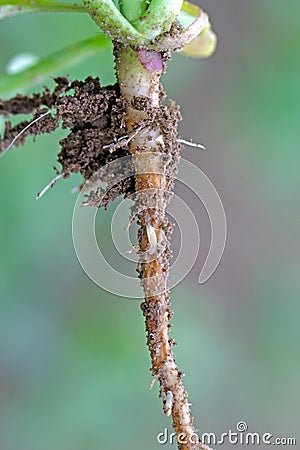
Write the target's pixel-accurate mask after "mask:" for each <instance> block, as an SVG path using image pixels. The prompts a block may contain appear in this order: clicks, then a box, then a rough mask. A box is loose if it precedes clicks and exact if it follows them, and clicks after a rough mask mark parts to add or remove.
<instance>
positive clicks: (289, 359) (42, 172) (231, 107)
mask: <svg viewBox="0 0 300 450" xmlns="http://www.w3.org/2000/svg"><path fill="white" fill-rule="evenodd" d="M197 3H198V2H197ZM199 4H201V6H202V7H203V9H204V10H206V11H207V12H208V13H209V14H210V17H211V21H212V23H213V26H214V29H215V30H216V32H217V34H218V37H219V45H218V49H217V52H216V54H215V55H214V56H213V57H212V58H210V59H208V60H204V61H195V60H189V59H185V58H183V57H182V56H179V55H175V56H174V59H173V61H171V62H170V64H169V70H168V75H167V76H165V78H164V86H165V88H166V90H167V92H168V94H169V96H170V97H171V98H173V99H175V100H176V101H177V102H178V103H179V104H180V105H181V107H182V113H183V117H184V120H183V122H182V123H181V126H180V133H181V135H182V136H184V137H186V138H192V139H194V140H196V141H200V142H202V143H203V144H204V145H205V146H206V148H207V150H206V152H200V151H198V150H192V149H186V150H185V151H184V156H185V157H186V158H187V159H189V160H190V161H192V162H195V163H196V164H197V165H198V166H199V167H200V168H201V169H202V170H203V171H204V173H205V174H206V175H207V176H208V177H209V178H210V179H211V181H212V182H213V183H214V185H215V187H216V189H217V190H218V192H219V194H220V196H221V198H222V201H223V204H224V208H225V211H226V215H227V221H228V240H227V245H226V249H225V253H224V256H223V259H222V261H221V264H220V266H219V268H218V269H217V271H216V273H215V274H214V275H213V277H212V278H211V279H210V280H209V281H208V282H207V283H206V284H204V285H202V286H199V285H198V283H197V276H198V274H199V271H200V268H201V265H202V264H203V262H204V260H205V257H206V254H207V251H208V248H209V242H210V229H209V221H208V217H207V214H206V212H205V209H204V208H203V205H201V203H200V204H199V202H197V200H196V198H195V197H194V196H193V195H192V194H191V193H189V192H188V191H187V190H184V189H183V188H182V187H180V186H178V187H177V192H178V194H179V195H182V198H184V199H185V201H186V202H187V203H188V204H189V206H190V207H191V208H192V209H193V211H194V212H195V214H196V216H197V219H198V223H199V225H200V230H201V239H202V240H201V250H200V254H199V258H198V260H197V263H196V265H195V267H194V269H193V270H192V271H191V273H190V275H189V276H188V277H187V278H186V279H185V280H184V281H183V282H182V283H181V284H180V285H179V286H178V287H176V288H175V289H174V290H173V291H172V303H173V308H174V311H175V316H174V319H173V329H172V337H174V338H175V339H176V340H177V341H178V343H179V345H178V347H176V348H175V352H176V357H177V362H178V364H179V367H180V368H181V369H182V370H184V371H185V373H186V377H185V379H184V381H185V384H186V387H187V389H188V391H189V394H190V400H191V402H192V403H193V406H192V410H193V414H194V416H195V425H196V428H197V429H198V430H199V433H200V434H201V433H202V432H215V433H217V434H218V433H222V432H226V431H228V430H229V429H232V430H235V427H236V423H237V422H238V421H240V420H244V421H246V422H247V424H248V427H249V431H253V432H255V431H256V432H262V433H264V432H270V433H272V434H273V435H274V437H281V436H283V437H296V438H298V444H297V448H298V447H299V442H300V441H299V439H300V436H299V405H300V394H299V392H300V389H299V369H300V361H299V343H300V342H299V338H300V331H299V313H300V305H299V294H300V281H299V268H300V267H299V266H300V264H299V261H300V258H299V250H300V248H299V225H300V209H299V190H300V189H299V188H300V181H299V167H300V152H299V144H300V137H299V113H300V81H299V80H300V51H299V48H300V27H299V17H300V3H299V1H297V0H290V1H289V2H283V1H279V0H265V1H264V2H261V1H258V0H253V1H251V2H249V1H246V0H226V1H224V0H222V1H220V0H219V1H218V0H203V1H201V3H200V2H199ZM96 32H97V29H96V27H95V26H94V24H93V23H92V21H91V20H90V19H89V18H88V17H83V15H76V14H74V15H72V14H71V15H67V14H53V15H51V14H39V15H24V16H19V17H15V18H11V19H8V20H5V21H2V22H1V23H0V74H4V73H5V69H6V66H7V64H8V63H9V61H10V60H11V58H12V57H13V56H15V55H16V54H19V53H23V52H32V53H34V54H36V55H38V56H45V55H47V54H49V53H51V52H53V51H55V50H58V49H60V48H63V47H64V46H66V45H68V44H71V43H72V42H74V41H78V40H80V39H81V38H82V39H83V38H85V37H88V36H93V35H94V34H95V33H96ZM64 74H66V73H64ZM68 74H69V75H70V76H71V77H72V78H75V77H79V78H82V79H83V78H85V77H86V76H87V75H93V76H96V75H100V76H101V78H102V80H103V82H104V83H112V82H113V81H114V73H113V63H112V58H111V56H110V54H109V51H105V52H104V53H101V54H99V57H93V58H90V59H88V60H86V61H85V62H83V63H81V64H80V65H78V66H76V67H74V68H72V69H70V70H68ZM44 84H45V83H44ZM47 84H49V86H52V85H53V83H52V81H51V80H50V79H49V83H48V82H47ZM62 135H63V133H62V132H58V133H55V134H53V135H51V136H42V137H38V138H37V139H36V142H35V143H33V142H32V140H30V139H29V140H28V144H27V145H26V146H25V147H24V148H22V147H20V148H17V149H13V150H11V151H10V152H8V153H6V154H5V156H3V158H1V159H0V204H1V214H0V246H1V247H0V248H1V253H0V266H1V271H0V298H1V303H0V308H1V314H0V403H1V412H0V448H1V450H53V449H54V448H57V449H59V450H100V449H101V450H102V449H104V448H105V449H106V450H115V449H117V448H121V447H122V448H124V449H131V450H134V449H140V448H141V447H142V448H144V449H147V450H153V449H159V448H161V447H162V446H161V445H159V444H158V443H157V442H156V436H157V434H158V433H160V432H161V431H163V429H164V428H165V427H167V428H168V429H169V430H170V431H171V426H170V420H169V419H168V418H166V417H165V416H164V414H163V412H162V408H161V401H160V400H159V399H158V389H157V385H156V386H155V387H154V388H153V390H152V391H149V384H150V381H151V377H150V372H149V367H150V359H149V355H148V350H147V348H146V345H145V333H144V324H143V318H142V314H141V312H140V309H139V304H138V302H137V301H136V300H135V301H134V300H130V299H123V298H120V297H115V296H113V295H111V294H109V293H107V292H105V291H103V290H101V289H100V288H98V287H97V286H96V285H94V284H93V283H92V281H90V279H89V278H88V277H87V276H86V275H85V273H84V272H83V270H82V269H81V267H80V265H79V263H78V261H77V258H76V254H75V252H74V249H73V244H72V235H71V221H72V211H73V207H74V204H75V200H76V196H74V195H71V194H70V190H71V189H72V188H73V187H74V186H77V185H78V184H79V183H80V177H73V178H71V179H70V180H67V181H64V182H60V183H59V184H57V186H56V187H55V189H53V190H51V192H49V193H48V194H47V195H45V197H44V198H43V199H42V200H40V201H39V202H36V201H35V195H36V193H37V192H39V191H40V190H41V188H42V187H43V186H44V185H45V184H47V183H48V181H50V180H51V178H52V177H53V175H54V172H53V169H52V166H53V165H56V155H57V153H58V151H59V146H58V140H59V138H60V137H61V136H62ZM113 209H114V207H113V206H112V207H111V208H110V210H109V211H108V212H105V211H100V212H99V214H98V220H97V227H98V229H97V234H98V236H99V240H100V241H101V236H103V240H104V241H106V240H107V233H108V230H109V224H110V219H111V216H112V212H113ZM105 245H106V244H105ZM107 245H108V244H107ZM108 251H109V250H108ZM163 447H164V448H175V446H174V445H173V446H171V445H167V444H166V445H165V446H163ZM234 447H235V446H232V445H230V444H228V443H226V444H224V445H223V446H222V447H221V448H224V449H231V448H234Z"/></svg>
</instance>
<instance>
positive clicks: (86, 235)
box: [72, 153, 226, 299]
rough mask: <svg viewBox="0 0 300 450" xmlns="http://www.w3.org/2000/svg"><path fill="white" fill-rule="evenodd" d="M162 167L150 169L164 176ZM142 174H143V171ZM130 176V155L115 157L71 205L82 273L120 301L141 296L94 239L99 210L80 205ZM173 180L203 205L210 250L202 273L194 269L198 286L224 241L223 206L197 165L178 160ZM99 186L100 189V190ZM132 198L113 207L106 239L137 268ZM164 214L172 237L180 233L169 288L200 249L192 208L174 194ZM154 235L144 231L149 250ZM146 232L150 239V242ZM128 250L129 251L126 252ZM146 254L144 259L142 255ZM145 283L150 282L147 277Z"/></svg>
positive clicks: (213, 267)
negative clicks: (171, 227) (171, 225)
mask: <svg viewBox="0 0 300 450" xmlns="http://www.w3.org/2000/svg"><path fill="white" fill-rule="evenodd" d="M149 157H151V158H154V156H153V153H151V154H150V153H149ZM166 163H168V161H167V162H164V161H160V162H159V163H157V164H156V166H155V167H157V172H156V171H155V173H158V174H164V173H165V164H166ZM141 173H143V172H142V169H141ZM134 175H137V173H133V169H132V160H131V157H129V156H126V157H123V158H119V159H118V160H115V161H112V162H110V163H109V164H107V165H106V166H105V167H102V168H101V169H100V170H99V172H98V173H96V174H95V175H93V177H92V178H91V179H90V180H88V181H87V182H86V184H85V185H84V187H83V189H82V190H81V192H80V193H79V195H78V198H77V201H76V204H75V207H74V213H73V223H72V228H73V242H74V248H75V251H76V254H77V257H78V260H79V262H80V264H81V266H82V268H83V270H84V271H85V272H86V274H87V275H88V276H89V277H90V278H91V279H92V280H93V281H94V282H95V283H96V284H97V285H98V286H100V287H101V288H103V289H105V290H106V291H108V292H110V293H113V294H115V295H119V296H121V297H128V298H136V299H140V298H142V296H143V293H142V291H141V287H140V280H139V278H138V277H137V275H135V274H134V275H129V274H128V273H124V272H122V271H121V270H120V268H119V267H118V266H117V265H116V264H113V263H112V261H111V259H109V258H108V257H107V256H106V255H105V252H104V251H103V247H102V248H101V242H105V241H107V236H106V237H103V240H102V241H101V238H100V241H99V242H98V241H97V238H96V226H95V222H96V216H97V212H98V209H97V208H83V207H82V204H83V203H84V202H86V199H87V196H88V195H89V194H90V193H91V191H94V192H95V191H97V190H98V191H97V192H100V195H103V196H104V195H106V194H107V192H109V191H110V190H111V189H113V187H114V186H116V184H117V183H120V182H122V183H123V182H124V181H125V180H126V179H128V178H129V177H132V176H134ZM176 181H177V182H180V183H182V184H183V185H184V186H185V187H187V188H188V189H190V190H191V191H192V192H193V193H194V195H196V197H197V202H199V206H200V204H201V203H202V205H203V206H204V208H205V210H206V212H207V214H208V217H209V221H210V228H211V242H210V248H209V251H208V254H207V257H206V260H205V263H204V265H203V267H202V269H201V270H199V277H198V280H199V283H200V284H202V283H205V282H206V281H207V280H208V279H209V278H210V277H211V276H212V275H213V273H214V272H215V270H216V268H217V267H218V265H219V263H220V261H221V258H222V255H223V252H224V248H225V243H226V217H225V212H224V207H223V204H222V201H221V199H220V197H219V194H218V192H217V190H216V188H215V187H214V185H213V183H212V182H211V181H210V180H209V178H208V177H207V176H206V175H205V174H204V173H203V172H202V171H201V170H200V168H199V167H197V166H196V165H195V164H193V163H191V162H190V161H188V160H185V159H184V158H182V159H181V161H180V166H179V172H178V174H177V175H176V176H175V182H176ZM99 187H100V188H101V190H100V191H99ZM145 194H146V195H147V192H145V191H143V194H142V195H145ZM136 195H137V194H134V195H133V196H128V197H127V198H126V199H123V200H122V201H121V202H120V203H118V206H117V208H116V209H115V211H114V214H113V217H112V220H111V224H110V225H111V226H110V234H111V236H110V238H111V240H112V242H113V245H114V249H115V251H116V252H117V253H118V255H119V257H120V258H122V261H123V264H124V263H127V264H129V265H132V264H134V265H136V263H137V261H138V260H139V259H140V258H141V254H138V253H139V252H137V251H136V250H135V249H134V246H133V245H132V241H131V235H132V233H131V226H128V222H129V218H128V216H129V210H130V208H131V207H132V205H134V200H135V198H134V196H136ZM157 195H160V193H159V192H158V193H157ZM155 198H156V196H155V195H153V192H152V193H151V195H149V199H153V200H152V203H153V204H150V205H149V204H147V207H150V208H156V207H157V205H156V204H155ZM150 201H151V200H150ZM167 214H168V216H169V218H170V220H171V222H173V223H175V226H176V228H177V230H178V231H179V233H178V232H177V235H178V234H179V235H180V248H179V251H178V254H177V255H176V258H174V260H172V261H171V267H170V271H169V281H168V288H170V289H172V288H173V287H175V286H177V285H178V284H179V283H180V282H181V281H182V280H183V279H184V278H185V277H186V276H187V275H188V273H189V272H190V271H191V269H192V268H193V266H194V264H195V262H196V260H197V256H198V253H199V249H200V226H199V224H198V223H197V220H196V217H195V214H194V212H193V210H192V209H191V208H190V206H189V205H188V204H187V203H186V202H185V201H184V200H183V199H181V198H180V197H179V196H178V195H176V194H174V195H173V197H172V199H171V202H170V203H169V205H168V207H167ZM154 231H155V230H151V229H149V241H150V243H151V247H152V246H153V245H157V244H158V242H157V238H156V237H155V235H154ZM151 232H152V234H153V239H152V238H151ZM151 239H152V241H151ZM161 241H163V239H161ZM152 244H153V245H152ZM130 248H131V249H133V251H131V252H128V250H129V249H130ZM150 250H151V249H150ZM152 250H153V248H152ZM148 253H149V251H148ZM148 256H149V255H145V257H148ZM152 281H153V283H152V285H155V286H160V285H163V283H160V281H161V280H156V279H155V277H154V279H153V280H152ZM148 282H149V280H148V279H147V283H148ZM158 293H159V292H157V294H158Z"/></svg>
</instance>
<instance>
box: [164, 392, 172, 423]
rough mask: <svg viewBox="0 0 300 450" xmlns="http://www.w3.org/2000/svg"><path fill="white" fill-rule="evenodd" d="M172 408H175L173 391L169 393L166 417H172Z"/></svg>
mask: <svg viewBox="0 0 300 450" xmlns="http://www.w3.org/2000/svg"><path fill="white" fill-rule="evenodd" d="M172 407H173V394H172V392H171V391H168V392H167V398H166V401H165V405H164V412H165V414H166V416H168V417H169V416H170V415H171V413H172Z"/></svg>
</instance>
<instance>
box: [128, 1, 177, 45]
mask: <svg viewBox="0 0 300 450" xmlns="http://www.w3.org/2000/svg"><path fill="white" fill-rule="evenodd" d="M182 4H183V0H152V1H151V3H150V5H149V7H148V9H147V11H146V13H145V15H144V16H143V17H142V18H141V20H139V22H137V23H135V24H134V25H135V27H136V29H137V30H138V31H139V32H140V33H142V34H143V35H144V36H146V37H147V38H149V39H151V40H152V39H155V38H156V37H157V36H159V35H160V34H162V33H164V32H166V31H169V30H170V28H171V25H172V23H173V22H174V20H176V18H177V16H178V14H179V13H180V10H181V7H182Z"/></svg>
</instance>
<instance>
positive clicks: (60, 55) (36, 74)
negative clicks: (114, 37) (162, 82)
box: [0, 33, 111, 97]
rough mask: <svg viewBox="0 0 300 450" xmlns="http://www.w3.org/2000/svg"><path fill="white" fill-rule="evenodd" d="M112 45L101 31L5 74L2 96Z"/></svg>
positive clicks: (31, 85)
mask: <svg viewBox="0 0 300 450" xmlns="http://www.w3.org/2000/svg"><path fill="white" fill-rule="evenodd" d="M110 46H111V40H110V39H109V38H107V37H106V36H104V34H102V33H101V34H99V35H97V36H95V37H92V38H89V39H85V40H84V41H80V42H77V43H75V44H72V45H70V46H69V47H66V48H64V49H62V50H59V51H57V52H55V53H53V54H52V55H50V56H48V57H47V58H44V59H41V60H40V61H39V62H38V63H37V64H35V65H34V66H31V67H29V68H28V69H26V70H24V71H23V72H20V73H17V74H14V75H5V76H4V77H2V78H0V97H4V96H5V97H10V96H12V95H14V94H15V93H16V92H17V91H20V90H23V91H24V90H27V89H30V88H32V87H34V86H36V85H38V84H40V83H42V82H43V81H44V80H45V78H47V77H49V76H52V75H55V73H58V72H60V71H64V70H66V69H68V68H69V67H70V66H74V65H76V64H78V63H79V62H81V61H82V60H84V59H85V58H87V57H89V56H91V55H96V54H98V53H99V51H100V50H102V49H104V48H109V47H110Z"/></svg>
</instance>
